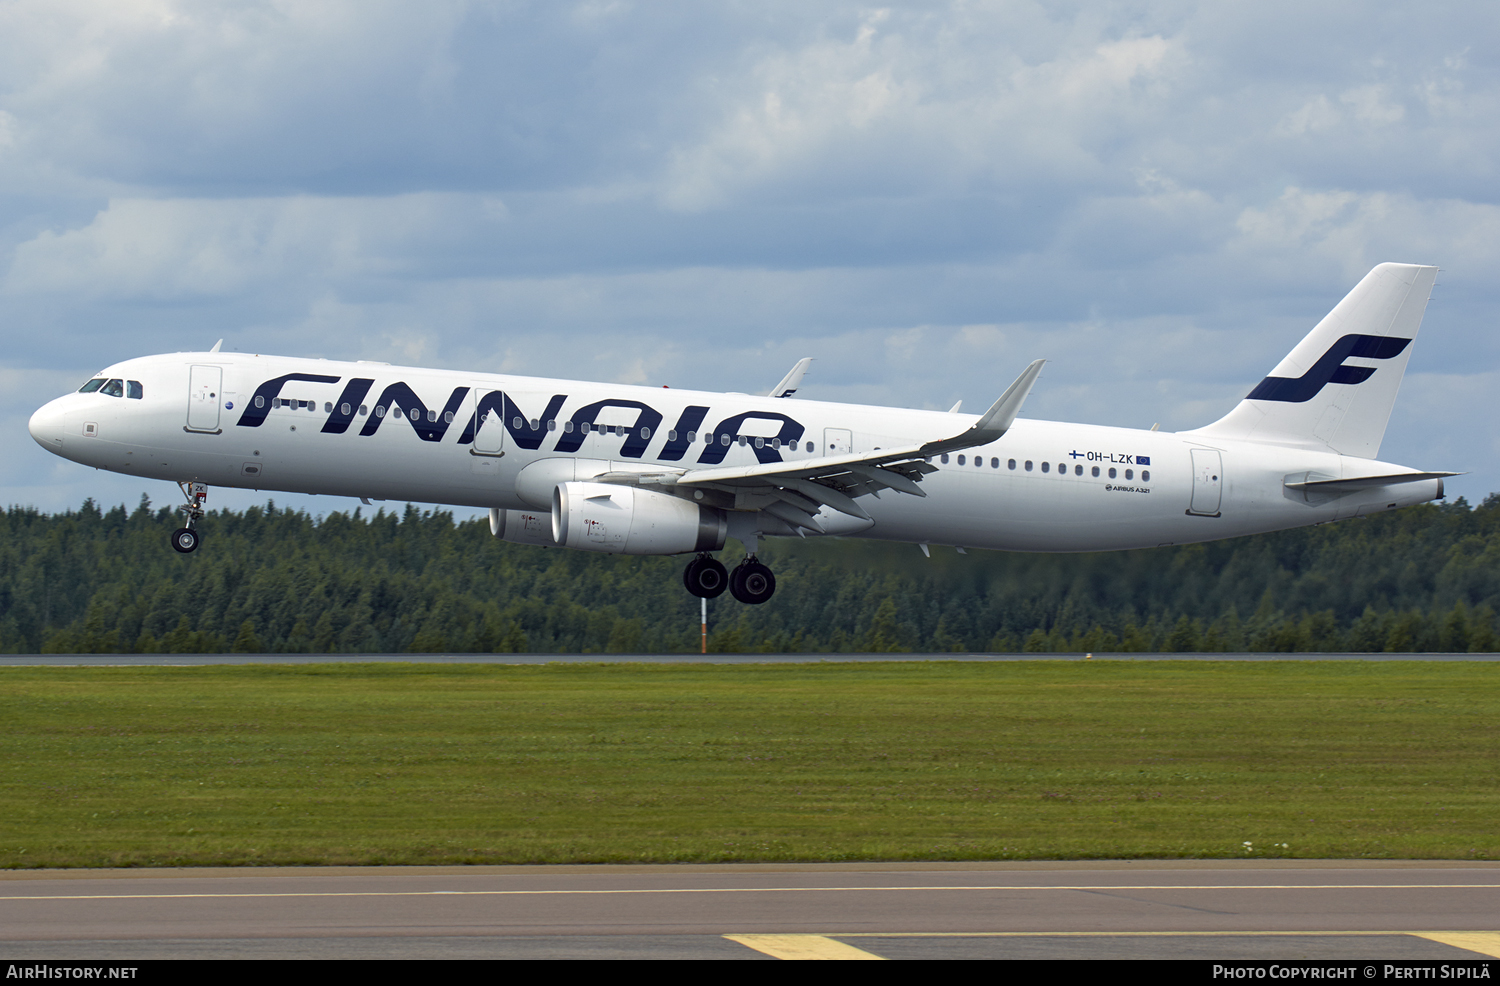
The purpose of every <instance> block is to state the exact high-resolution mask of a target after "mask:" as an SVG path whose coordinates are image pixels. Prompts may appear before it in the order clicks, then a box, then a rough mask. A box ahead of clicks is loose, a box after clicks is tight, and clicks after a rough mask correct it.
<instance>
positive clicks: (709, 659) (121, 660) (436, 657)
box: [0, 653, 1500, 667]
mask: <svg viewBox="0 0 1500 986" xmlns="http://www.w3.org/2000/svg"><path fill="white" fill-rule="evenodd" d="M1085 659H1086V658H1085V656H1084V655H1083V654H0V667H6V666H14V667H131V666H142V667H196V666H200V665H215V664H384V663H409V664H846V663H866V662H883V661H1082V660H1085ZM1087 659H1089V660H1098V661H1500V654H1312V653H1309V654H1103V653H1100V654H1093V655H1090V656H1089V657H1088V658H1087Z"/></svg>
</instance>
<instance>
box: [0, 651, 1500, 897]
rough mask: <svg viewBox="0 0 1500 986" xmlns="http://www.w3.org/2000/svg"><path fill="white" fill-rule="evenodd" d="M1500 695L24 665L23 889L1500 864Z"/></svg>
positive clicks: (1292, 676)
mask: <svg viewBox="0 0 1500 986" xmlns="http://www.w3.org/2000/svg"><path fill="white" fill-rule="evenodd" d="M1497 683H1500V666H1497V665H1494V664H1479V663H1472V664H1471V663H1441V664H1438V663H1417V662H1412V663H1379V664H1374V663H1365V662H1348V663H1344V662H1317V663H1312V662H1307V663H1303V662H1276V663H1259V662H1253V663H1251V662H1246V663H1241V662H1223V663H1216V662H1203V661H1193V662H1157V661H1153V662H1141V663H1134V662H1129V661H1092V662H1082V661H1079V662H1066V663H1063V662H1035V663H992V664H991V663H954V664H927V663H923V664H915V663H912V664H858V665H854V664H833V663H830V664H811V665H792V666H787V665H774V666H771V665H761V666H757V665H679V666H662V665H547V666H530V667H524V666H522V667H504V666H493V665H488V666H478V665H468V666H435V665H417V664H409V665H342V666H339V665H325V666H318V665H308V666H301V667H298V666H278V667H266V666H258V667H204V668H102V669H101V668H6V669H0V736H3V746H0V751H3V761H0V818H3V822H0V866H4V867H11V868H14V867H55V866H169V865H170V866H181V865H225V864H231V865H270V864H322V863H362V864H391V863H418V864H426V863H538V862H559V863H560V862H644V861H659V862H672V861H681V862H687V861H749V860H903V859H905V860H910V859H1081V858H1101V857H1156V858H1162V857H1219V858H1223V857H1247V856H1253V857H1303V858H1308V857H1391V858H1429V859H1431V858H1450V859H1494V858H1500V821H1497V820H1500V688H1497V687H1496V686H1497ZM1247 844H1248V845H1247Z"/></svg>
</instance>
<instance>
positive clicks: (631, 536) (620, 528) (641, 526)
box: [552, 483, 729, 555]
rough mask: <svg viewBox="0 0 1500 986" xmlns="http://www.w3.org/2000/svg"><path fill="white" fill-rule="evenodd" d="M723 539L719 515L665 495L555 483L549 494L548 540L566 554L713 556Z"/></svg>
mask: <svg viewBox="0 0 1500 986" xmlns="http://www.w3.org/2000/svg"><path fill="white" fill-rule="evenodd" d="M728 534H729V519H728V517H727V516H726V515H725V513H724V511H722V510H718V509H715V508H713V507H705V506H702V505H700V504H697V503H693V502H692V501H691V500H684V499H681V498H679V497H675V496H672V495H671V494H669V493H658V492H656V491H654V490H642V489H637V488H635V487H632V486H616V485H614V484H611V483H559V484H558V485H557V487H556V488H555V489H554V490H553V491H552V540H553V541H554V542H555V543H557V544H560V545H563V546H565V547H568V548H581V549H583V550H584V551H604V552H608V553H610V554H624V555H677V554H682V553H684V552H687V551H718V550H719V549H720V548H722V547H724V539H725V538H726V537H727V536H728Z"/></svg>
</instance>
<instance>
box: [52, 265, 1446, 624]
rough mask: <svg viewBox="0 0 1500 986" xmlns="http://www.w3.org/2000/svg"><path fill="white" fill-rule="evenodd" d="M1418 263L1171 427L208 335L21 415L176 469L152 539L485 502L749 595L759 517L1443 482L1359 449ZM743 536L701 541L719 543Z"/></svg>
mask: <svg viewBox="0 0 1500 986" xmlns="http://www.w3.org/2000/svg"><path fill="white" fill-rule="evenodd" d="M1436 274H1437V268H1435V267H1421V266H1414V265H1409V264H1381V265H1380V266H1379V267H1376V268H1375V269H1374V270H1372V271H1371V272H1370V273H1369V274H1368V275H1367V276H1366V277H1365V278H1364V279H1363V280H1361V281H1360V282H1359V284H1358V285H1357V286H1356V287H1355V288H1354V290H1353V291H1351V292H1350V293H1349V295H1348V296H1347V297H1345V298H1344V300H1343V301H1341V302H1339V304H1338V305H1337V306H1336V307H1335V308H1334V309H1333V311H1332V312H1331V313H1329V315H1328V316H1327V317H1326V318H1324V319H1323V320H1322V321H1321V322H1319V323H1318V324H1317V326H1316V327H1315V328H1314V329H1313V330H1312V331H1311V332H1310V333H1308V335H1307V337H1306V338H1304V339H1303V340H1302V341H1301V342H1300V343H1298V344H1297V346H1296V347H1295V348H1294V349H1293V350H1292V351H1291V353H1290V354H1288V355H1287V357H1286V358H1285V359H1283V360H1282V361H1281V362H1280V363H1279V364H1277V365H1276V367H1275V369H1273V370H1272V371H1271V374H1270V375H1269V376H1267V377H1266V378H1265V379H1264V380H1262V381H1261V382H1260V383H1259V384H1257V385H1256V386H1255V388H1254V389H1253V390H1251V391H1250V394H1249V396H1247V397H1246V398H1245V399H1244V400H1243V401H1241V402H1240V403H1239V404H1238V406H1236V407H1235V408H1234V409H1233V410H1231V411H1230V412H1229V413H1228V414H1227V415H1225V416H1224V417H1223V418H1220V419H1219V420H1218V421H1216V422H1214V423H1213V424H1210V425H1208V426H1206V427H1203V428H1198V429H1196V430H1193V431H1184V432H1176V433H1169V432H1161V431H1156V430H1152V431H1139V430H1134V429H1129V428H1114V427H1109V426H1102V425H1079V424H1067V423H1062V422H1055V421H1032V420H1027V419H1024V418H1019V417H1017V414H1018V412H1019V411H1020V410H1021V405H1022V402H1024V401H1025V399H1026V395H1027V394H1028V393H1029V392H1030V391H1031V389H1032V385H1033V384H1035V383H1036V379H1037V376H1038V374H1039V373H1040V372H1041V369H1042V364H1043V361H1042V360H1037V361H1036V362H1034V363H1032V364H1031V365H1030V366H1028V367H1027V368H1026V369H1025V371H1024V372H1022V373H1021V375H1020V376H1019V377H1018V378H1016V381H1015V382H1014V383H1012V384H1011V385H1010V387H1009V388H1007V389H1006V390H1005V392H1004V393H1003V394H1002V395H1001V396H1000V399H999V400H997V401H995V403H994V405H993V406H992V407H990V409H989V410H987V411H985V412H984V413H983V414H980V415H977V416H976V415H964V414H959V413H956V409H955V411H953V412H939V411H914V410H907V409H902V408H890V407H865V406H859V405H850V404H829V403H821V402H815V401H806V400H788V399H787V398H788V397H790V396H791V394H792V392H793V391H795V390H796V389H797V386H798V384H799V383H800V381H801V378H802V374H803V373H804V372H805V370H806V368H807V364H808V362H809V361H808V360H803V361H802V362H800V363H798V364H797V366H796V367H795V368H794V369H793V370H792V372H791V373H789V374H788V375H787V377H786V379H784V380H783V381H782V382H781V384H779V385H778V386H777V387H776V388H775V389H774V390H772V391H771V393H770V394H769V395H767V396H765V397H756V396H747V395H743V394H717V393H703V392H698V391H690V390H672V389H666V388H650V387H632V386H623V385H618V384H598V383H584V382H579V381H575V380H550V379H541V378H535V377H519V376H510V375H506V374H488V373H467V372H462V371H452V370H424V369H415V368H411V367H401V366H391V365H389V364H385V363H368V362H357V363H338V362H332V361H327V360H311V359H290V358H286V357H280V356H261V355H254V356H252V355H247V354H242V353H224V352H219V351H218V349H219V347H218V346H215V347H214V349H213V350H212V351H209V352H203V353H179V354H176V355H171V356H147V357H143V358H140V359H131V360H126V361H125V362H123V363H117V364H115V365H114V366H110V367H108V368H106V369H104V370H101V371H100V372H99V373H98V375H97V376H95V377H93V378H92V379H90V380H89V381H88V382H87V383H85V384H84V385H83V386H82V387H81V388H79V390H78V392H77V393H73V394H68V395H66V396H64V397H59V398H58V399H56V400H54V401H52V402H50V403H48V404H47V405H45V406H44V407H42V408H41V409H39V410H38V411H37V412H36V413H35V414H34V415H33V416H32V418H31V423H30V429H31V434H32V437H33V438H35V439H36V441H37V442H38V443H40V444H41V446H42V447H43V448H45V449H47V451H49V452H53V453H55V454H57V455H60V456H63V457H64V458H67V459H71V460H73V461H74V462H79V463H82V464H84V465H88V466H94V467H95V468H98V469H109V470H112V471H114V472H120V473H125V474H128V475H132V476H141V477H147V478H151V479H164V480H174V481H177V482H178V484H179V485H180V486H181V487H182V488H183V490H184V492H185V494H186V495H187V497H188V503H187V505H186V506H184V508H183V510H184V511H185V513H186V521H185V523H184V526H183V527H181V528H179V529H178V530H176V531H175V532H173V534H172V541H171V543H172V546H173V547H174V548H176V549H177V550H178V551H182V552H189V551H193V550H195V549H196V548H197V547H198V544H199V532H198V525H199V522H200V521H201V519H202V517H203V508H204V502H205V498H206V497H207V495H208V487H209V486H211V485H218V486H232V487H240V488H248V489H254V490H279V491H292V492H300V493H322V494H334V495H339V496H351V497H360V498H361V499H363V500H364V501H365V502H366V503H368V502H370V501H371V500H375V499H379V500H416V501H422V502H432V503H446V504H454V505H464V506H473V507H488V508H489V511H490V529H491V530H492V531H493V532H494V534H495V536H497V537H501V538H504V539H505V540H507V541H513V542H516V543H519V544H529V545H560V546H563V547H568V548H576V549H580V550H584V551H601V552H611V553H622V554H632V555H674V554H686V555H692V556H693V558H692V560H691V561H690V562H689V563H688V565H687V569H686V571H685V572H684V581H685V582H686V584H687V588H688V591H689V592H691V593H693V594H694V595H697V596H703V597H713V596H717V595H719V594H720V593H721V592H723V591H724V590H725V588H728V589H729V590H730V592H731V593H733V595H734V597H735V598H736V599H739V600H740V601H742V602H746V603H761V602H765V601H766V600H767V599H769V598H771V594H772V593H773V592H774V591H775V588H776V581H775V578H774V576H773V575H772V573H771V571H770V569H769V568H767V567H766V566H765V565H764V564H762V563H761V562H759V561H758V560H757V559H756V550H757V548H758V546H759V539H760V538H762V537H826V536H836V537H849V536H855V537H868V538H880V539H883V540H889V541H909V542H914V543H916V544H919V545H921V546H922V548H923V550H924V551H926V550H927V546H928V545H929V544H943V545H956V546H960V547H974V548H996V549H1002V550H1008V551H1104V550H1112V549H1120V548H1140V547H1155V546H1158V545H1167V544H1183V543H1188V542H1194V541H1209V540H1214V539H1218V538H1227V537H1234V536H1237V535H1242V534H1253V533H1258V532H1262V531H1275V530H1281V529H1284V528H1290V527H1300V526H1303V525H1307V524H1320V523H1324V522H1327V521H1333V520H1339V519H1342V518H1346V517H1355V516H1358V515H1361V514H1368V513H1373V512H1376V511H1381V510H1391V509H1394V508H1397V507H1402V506H1407V505H1409V504H1415V503H1422V502H1424V501H1427V500H1434V499H1439V498H1441V497H1442V496H1443V478H1444V477H1445V476H1452V475H1455V474H1454V473H1447V472H1419V471H1416V470H1413V469H1410V468H1408V467H1405V466H1398V465H1394V464H1392V463H1389V462H1381V461H1379V460H1378V459H1377V458H1376V456H1377V455H1378V453H1379V451H1380V443H1381V439H1382V437H1383V435H1384V434H1385V428H1386V422H1387V420H1388V419H1389V418H1390V414H1391V408H1392V406H1393V405H1394V403H1395V400H1396V392H1397V390H1398V389H1399V387H1400V385H1401V377H1402V374H1403V373H1404V372H1405V370H1406V362H1407V360H1408V358H1410V356H1411V343H1412V340H1413V339H1414V338H1415V337H1416V334H1417V329H1418V327H1419V326H1420V325H1421V321H1422V314H1423V311H1424V310H1425V309H1426V306H1427V299H1428V296H1429V295H1430V294H1431V291H1432V285H1433V281H1434V278H1435V276H1436ZM729 538H736V539H739V540H741V541H743V542H744V544H745V546H746V549H747V557H746V559H745V561H744V562H743V563H742V564H740V565H739V566H738V567H737V568H736V569H735V570H734V571H733V572H732V573H731V572H729V571H727V570H726V569H725V567H724V565H723V564H722V563H720V562H719V561H718V560H716V559H715V558H714V557H713V554H712V553H713V552H715V551H718V550H719V549H721V548H723V547H724V544H725V542H726V540H727V539H729Z"/></svg>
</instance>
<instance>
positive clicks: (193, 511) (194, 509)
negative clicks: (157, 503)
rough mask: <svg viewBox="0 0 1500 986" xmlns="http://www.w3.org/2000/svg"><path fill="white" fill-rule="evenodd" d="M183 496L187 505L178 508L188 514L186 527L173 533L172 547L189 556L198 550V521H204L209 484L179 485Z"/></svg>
mask: <svg viewBox="0 0 1500 986" xmlns="http://www.w3.org/2000/svg"><path fill="white" fill-rule="evenodd" d="M177 486H178V488H179V489H181V490H182V495H183V496H185V497H187V501H188V502H187V503H185V504H184V505H182V506H181V507H178V508H177V509H179V510H181V511H182V512H183V513H185V514H187V521H186V522H185V526H183V527H179V528H177V530H175V531H173V532H172V547H174V548H176V549H177V550H178V551H180V552H182V553H183V554H185V555H186V554H189V553H191V552H194V551H197V550H198V541H199V538H198V521H200V520H202V519H203V504H204V502H205V501H206V500H207V499H208V484H207V483H178V484H177Z"/></svg>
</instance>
